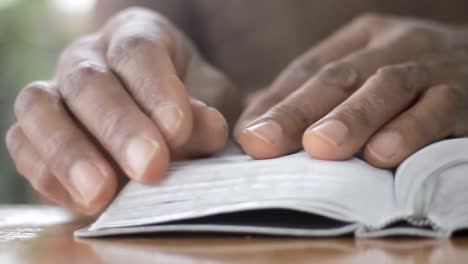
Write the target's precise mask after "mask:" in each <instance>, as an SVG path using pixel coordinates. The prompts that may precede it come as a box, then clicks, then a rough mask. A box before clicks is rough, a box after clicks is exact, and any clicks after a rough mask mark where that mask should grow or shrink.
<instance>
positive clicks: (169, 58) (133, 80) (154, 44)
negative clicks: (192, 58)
mask: <svg viewBox="0 0 468 264" xmlns="http://www.w3.org/2000/svg"><path fill="white" fill-rule="evenodd" d="M145 13H147V12H145ZM116 24H118V25H114V26H113V27H111V29H112V31H111V32H109V33H111V34H109V35H111V37H110V40H109V47H108V51H107V63H108V65H109V67H110V69H111V70H112V71H113V72H115V73H116V74H117V76H118V77H119V78H120V80H121V81H122V82H123V84H124V86H125V88H127V90H128V92H129V93H130V95H131V96H132V98H134V99H135V101H136V102H137V104H138V105H139V106H140V107H141V108H142V110H143V111H144V112H145V113H146V114H147V115H148V116H149V117H151V119H153V120H154V121H155V122H156V123H157V125H158V127H159V129H160V131H161V133H162V134H163V135H164V138H165V139H166V142H167V143H168V144H169V145H170V147H171V148H173V149H175V148H177V147H180V146H181V145H183V144H184V143H185V142H186V141H187V140H188V139H189V137H190V134H191V131H192V112H191V109H190V102H189V97H188V95H187V90H186V89H185V87H184V84H183V83H182V81H181V79H180V76H178V74H179V73H180V74H182V72H183V71H184V69H182V68H183V65H182V64H181V65H175V62H174V60H176V59H177V58H181V57H187V56H188V55H187V54H188V50H187V49H186V48H185V46H183V45H181V44H180V42H183V41H182V39H181V38H180V37H179V36H178V35H177V34H176V31H175V29H173V28H172V26H171V25H170V24H169V22H167V21H166V20H165V19H162V18H159V17H157V16H156V15H155V14H152V13H149V14H147V15H140V16H138V18H137V19H133V20H119V22H116ZM179 60H180V59H179ZM183 63H185V62H183ZM176 66H178V69H176Z"/></svg>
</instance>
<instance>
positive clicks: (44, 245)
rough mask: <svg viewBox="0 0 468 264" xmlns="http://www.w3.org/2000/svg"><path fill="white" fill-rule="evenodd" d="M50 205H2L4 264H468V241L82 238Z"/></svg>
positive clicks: (0, 257) (74, 222) (77, 223)
mask: <svg viewBox="0 0 468 264" xmlns="http://www.w3.org/2000/svg"><path fill="white" fill-rule="evenodd" d="M90 221H91V220H90V219H83V218H77V217H74V216H72V215H71V214H69V213H68V212H66V211H64V210H62V209H59V208H55V207H45V206H0V263H2V264H3V263H9V264H10V263H11V264H17V263H22V264H23V263H67V264H74V263H87V264H100V263H113V264H114V263H132V262H133V263H135V264H136V263H138V264H140V263H177V264H184V263H191V264H193V263H273V264H274V263H328V264H329V263H340V264H343V263H344V264H346V263H360V264H365V263H396V264H398V263H405V264H407V263H444V264H447V263H468V238H464V237H459V238H454V239H451V240H450V239H439V240H432V239H414V238H391V239H353V238H326V239H322V238H319V239H317V238H315V239H296V238H248V237H237V238H235V237H231V238H229V237H211V238H206V237H198V238H197V237H172V238H167V237H166V238H161V237H146V238H111V239H75V238H74V237H73V231H74V230H76V229H79V228H82V227H84V226H86V225H88V224H89V223H90Z"/></svg>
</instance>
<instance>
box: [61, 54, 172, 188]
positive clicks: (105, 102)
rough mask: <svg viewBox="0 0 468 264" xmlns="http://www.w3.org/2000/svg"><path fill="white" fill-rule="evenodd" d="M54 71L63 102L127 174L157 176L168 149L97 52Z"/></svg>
mask: <svg viewBox="0 0 468 264" xmlns="http://www.w3.org/2000/svg"><path fill="white" fill-rule="evenodd" d="M74 65H76V66H75V67H74V68H72V69H69V71H68V72H66V73H64V74H63V76H59V84H58V85H59V91H60V94H61V96H62V97H63V98H64V100H65V103H66V105H67V106H68V108H69V109H70V110H71V112H72V113H73V114H74V116H76V118H77V119H78V120H79V121H80V122H81V123H82V124H83V125H84V126H85V127H86V129H87V130H88V131H89V132H90V133H91V134H92V135H93V136H94V137H95V138H96V139H97V141H98V142H99V143H100V144H101V145H102V146H103V147H104V148H105V149H106V150H107V152H108V153H109V154H110V155H111V156H112V158H113V159H114V160H115V161H116V162H117V163H118V164H119V166H120V168H121V169H122V170H123V171H124V172H125V173H126V175H127V176H129V177H130V178H131V179H134V180H137V181H139V182H143V183H149V182H155V181H157V180H159V179H161V178H162V177H163V176H164V175H165V173H166V171H167V166H168V163H169V150H168V148H167V146H166V143H165V141H164V139H163V137H162V135H161V133H160V132H159V130H158V128H157V127H156V125H155V124H154V123H153V122H152V121H151V119H149V118H148V117H147V116H146V115H145V114H144V113H143V112H142V111H141V110H140V108H139V107H138V106H137V105H136V104H135V102H134V101H133V100H132V98H131V97H130V95H129V94H128V93H127V92H126V91H125V89H124V88H123V87H122V85H121V83H120V82H119V80H118V79H117V77H115V76H114V75H113V74H112V72H111V71H110V70H109V69H108V68H107V66H105V64H104V63H103V61H102V59H101V57H100V55H99V53H96V54H94V57H91V56H90V57H89V58H88V60H84V61H81V62H76V63H75V64H74Z"/></svg>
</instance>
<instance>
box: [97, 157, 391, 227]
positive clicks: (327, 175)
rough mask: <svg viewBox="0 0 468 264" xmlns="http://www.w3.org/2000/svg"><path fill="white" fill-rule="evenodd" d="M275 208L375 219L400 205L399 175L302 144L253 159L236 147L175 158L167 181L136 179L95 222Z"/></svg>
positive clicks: (156, 221)
mask: <svg viewBox="0 0 468 264" xmlns="http://www.w3.org/2000/svg"><path fill="white" fill-rule="evenodd" d="M268 208H279V209H291V210H298V211H303V212H310V213H315V214H319V215H322V216H326V217H329V218H333V219H337V220H341V221H348V222H363V223H366V224H373V223H376V222H378V221H379V220H380V219H381V218H382V217H383V216H385V215H387V214H390V213H391V212H392V210H394V197H393V175H392V173H391V172H389V171H385V170H380V169H376V168H374V167H372V166H370V165H368V164H367V163H365V162H363V161H361V160H358V159H352V160H348V161H339V162H334V161H321V160H314V159H312V158H310V156H309V155H308V154H306V153H305V152H299V153H295V154H292V155H288V156H284V157H280V158H276V159H269V160H253V159H251V158H250V157H248V156H246V155H244V154H241V153H240V152H239V151H235V150H234V151H233V150H232V149H231V148H230V149H228V150H227V152H224V153H221V154H220V155H218V156H216V157H213V158H207V159H200V160H191V161H179V162H174V163H172V165H171V167H170V170H169V172H168V175H167V177H166V179H165V180H163V181H162V182H161V183H159V184H154V185H148V186H144V185H141V184H138V183H135V182H130V183H129V184H128V185H127V186H126V187H125V188H124V189H123V190H122V191H121V193H120V194H119V195H118V196H117V197H116V199H115V200H114V201H113V203H112V204H111V205H110V206H109V208H108V209H107V210H106V211H105V212H104V213H103V214H102V215H101V216H100V218H99V219H98V220H97V221H96V223H94V224H93V225H92V226H91V227H90V230H96V229H99V228H106V227H125V226H135V225H148V224H159V223H166V222H169V221H174V220H182V219H188V218H195V217H203V216H209V215H215V214H221V213H229V212H236V211H243V210H252V209H268Z"/></svg>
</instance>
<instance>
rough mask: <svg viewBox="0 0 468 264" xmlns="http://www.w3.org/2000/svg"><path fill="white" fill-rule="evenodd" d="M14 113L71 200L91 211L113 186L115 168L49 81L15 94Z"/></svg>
mask: <svg viewBox="0 0 468 264" xmlns="http://www.w3.org/2000/svg"><path fill="white" fill-rule="evenodd" d="M15 113H16V116H17V119H18V123H19V125H20V126H21V129H22V131H23V132H24V134H25V136H26V137H27V138H28V140H29V142H31V144H32V145H33V146H34V149H35V150H36V151H37V153H38V154H39V156H40V157H41V160H43V161H44V162H45V164H47V167H48V168H49V169H50V171H51V172H52V173H53V174H54V175H55V177H56V178H57V179H58V180H59V181H60V182H61V183H62V185H63V186H64V187H65V188H66V189H67V191H68V192H69V193H70V195H71V196H72V198H73V200H74V201H75V202H76V203H77V204H80V205H81V206H82V207H83V208H85V209H87V210H88V212H89V213H94V212H96V211H98V210H100V209H102V208H103V207H104V206H105V205H106V204H107V203H108V202H109V201H110V200H111V198H112V197H113V195H114V193H115V190H116V179H115V175H114V171H113V170H112V168H111V167H110V165H109V164H108V162H107V161H106V160H105V159H104V158H103V156H102V154H101V153H99V151H98V150H97V149H96V148H95V147H94V146H93V145H92V144H91V142H90V141H89V140H88V138H86V136H85V135H84V134H83V132H81V131H80V130H79V129H78V128H77V126H76V125H75V124H74V123H73V121H72V120H71V119H70V117H69V115H68V114H67V112H66V109H65V108H64V106H63V105H62V104H61V102H60V101H59V98H58V95H57V94H55V93H54V90H53V88H52V87H51V84H49V83H45V82H42V83H34V84H31V85H30V86H28V87H27V88H25V89H23V91H22V92H21V93H20V94H19V95H18V98H17V100H16V105H15Z"/></svg>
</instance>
